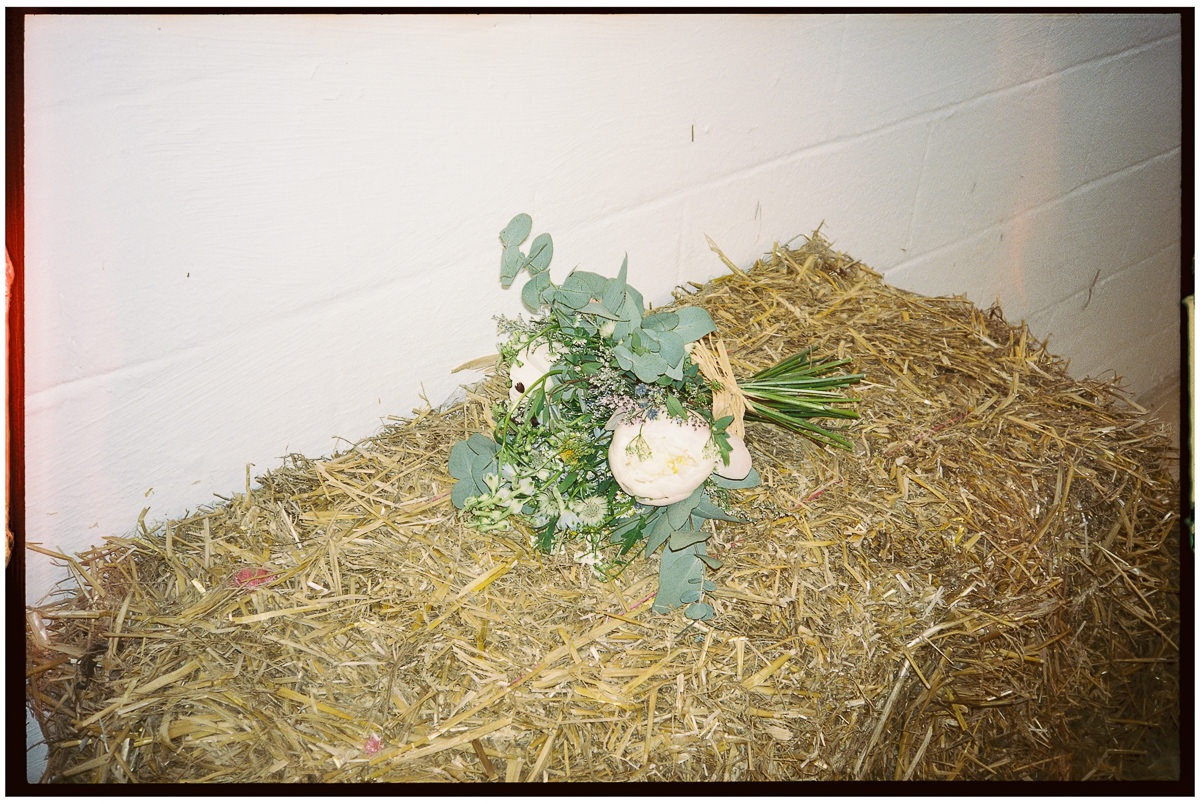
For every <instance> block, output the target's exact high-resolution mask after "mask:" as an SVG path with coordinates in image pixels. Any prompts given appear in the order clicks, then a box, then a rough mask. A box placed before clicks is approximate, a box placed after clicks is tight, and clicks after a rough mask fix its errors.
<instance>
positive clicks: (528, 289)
mask: <svg viewBox="0 0 1200 804" xmlns="http://www.w3.org/2000/svg"><path fill="white" fill-rule="evenodd" d="M551 285H552V283H551V281H550V274H548V273H546V272H545V271H543V272H542V273H540V274H534V275H533V276H531V277H530V278H529V281H528V282H526V283H525V286H524V287H523V288H521V301H522V302H524V303H525V306H526V307H528V308H529V309H530V310H537V309H538V308H540V307H541V306H542V294H543V293H544V292H545V291H547V290H549V289H550V287H551Z"/></svg>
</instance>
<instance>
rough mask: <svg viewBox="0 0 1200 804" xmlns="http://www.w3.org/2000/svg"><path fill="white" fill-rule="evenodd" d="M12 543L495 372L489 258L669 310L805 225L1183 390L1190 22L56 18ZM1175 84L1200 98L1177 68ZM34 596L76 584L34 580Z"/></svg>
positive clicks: (1145, 380)
mask: <svg viewBox="0 0 1200 804" xmlns="http://www.w3.org/2000/svg"><path fill="white" fill-rule="evenodd" d="M26 48H27V50H26V64H25V69H26V82H27V83H26V98H27V109H26V148H27V151H26V194H25V202H26V210H25V216H26V222H27V231H26V240H25V244H26V253H25V277H26V310H27V320H26V327H27V330H26V345H27V353H26V358H25V359H26V367H27V369H26V371H27V374H26V388H27V399H26V414H27V431H26V432H27V437H28V444H27V453H26V456H25V460H26V472H27V476H26V477H27V498H26V500H25V505H26V523H27V537H28V539H29V540H30V541H34V542H41V543H43V544H44V545H46V546H47V547H51V548H55V549H60V550H63V551H66V552H75V551H77V550H80V549H83V548H85V547H86V546H88V545H90V544H95V543H99V542H100V541H101V540H102V539H103V538H104V537H105V536H108V535H119V534H123V533H127V532H128V531H130V530H131V529H132V528H133V527H134V525H135V523H136V522H137V519H138V516H139V513H140V512H141V511H142V509H143V508H145V507H147V506H148V507H149V509H150V510H149V511H148V512H147V514H146V518H147V520H148V521H150V522H153V521H155V520H159V519H163V518H166V517H169V516H178V515H180V514H182V513H183V512H184V511H185V510H186V509H194V508H195V507H196V506H198V505H201V504H204V503H207V502H210V501H211V500H212V495H213V494H214V493H220V494H225V495H228V494H231V493H233V492H235V491H237V490H238V489H240V488H243V487H244V485H245V478H246V465H247V464H253V468H252V470H251V471H252V472H253V473H260V472H263V471H266V470H269V469H272V468H274V467H276V466H278V465H279V464H280V461H281V458H282V457H283V456H284V455H286V454H287V453H289V452H300V453H303V454H306V455H309V456H310V457H315V456H320V455H324V454H328V453H330V452H333V451H336V450H338V449H340V448H343V447H344V446H346V444H347V440H349V441H354V440H357V439H360V438H363V437H365V436H367V435H370V434H371V433H372V432H374V431H375V430H376V429H377V428H378V426H379V425H380V423H381V421H382V420H383V419H384V417H386V416H388V415H408V414H409V412H410V411H411V410H412V409H413V408H414V407H417V406H419V405H421V404H422V394H423V395H424V397H425V398H426V399H428V400H429V401H431V402H432V403H434V404H437V403H439V402H441V401H442V400H443V399H445V398H446V397H447V396H448V395H450V394H451V393H452V392H453V390H454V388H455V387H456V386H457V385H458V384H459V383H461V382H463V381H464V380H466V381H469V380H470V379H472V377H470V376H465V377H464V376H463V375H455V376H452V375H450V373H449V370H450V369H451V368H452V367H454V366H456V365H458V364H459V363H461V362H463V361H466V360H469V359H471V358H474V357H477V356H480V355H483V354H487V353H489V352H491V351H494V335H495V330H494V322H493V320H492V316H493V315H495V314H496V313H507V314H515V313H517V312H519V311H520V302H519V299H518V294H517V292H516V291H515V290H514V291H509V292H505V291H502V290H501V288H500V286H499V283H498V281H497V278H496V277H497V271H498V265H499V245H498V241H497V239H496V234H497V232H498V231H499V229H500V228H501V227H502V226H503V225H504V224H505V223H506V222H507V221H508V219H509V217H510V216H511V215H513V214H515V213H517V212H521V211H526V212H529V213H531V214H532V215H533V216H534V224H535V232H539V231H549V232H550V233H551V234H552V235H553V236H554V238H555V244H556V253H555V266H556V269H557V270H556V274H557V275H558V276H559V277H561V276H562V275H563V274H564V273H565V272H566V271H567V270H569V269H571V268H572V267H575V266H577V265H578V266H583V267H586V268H588V269H591V270H595V271H599V272H601V273H610V274H611V273H614V272H615V271H616V270H617V268H618V267H619V266H620V262H621V259H622V256H623V255H624V254H625V253H628V255H629V264H630V272H631V273H630V278H631V281H633V282H634V283H635V284H636V285H637V286H638V287H639V288H640V289H642V290H643V291H644V292H645V293H646V295H647V298H648V300H650V301H653V302H659V303H661V302H663V301H666V300H668V299H669V297H670V290H671V288H672V287H674V286H675V285H677V284H680V283H683V282H686V281H688V280H695V281H703V280H705V279H708V278H710V277H712V276H715V275H717V274H720V273H723V272H724V270H725V268H724V266H723V265H722V264H721V263H720V262H719V260H718V259H717V258H716V257H715V256H714V255H713V254H712V253H711V252H710V251H709V250H708V246H707V244H706V241H705V235H706V234H707V235H710V236H711V237H712V238H713V239H714V240H715V241H716V242H717V243H719V244H720V246H721V248H722V249H723V250H724V251H725V253H726V254H727V255H729V257H730V258H732V259H733V260H734V261H736V262H737V263H738V264H740V265H743V266H745V265H749V264H750V263H752V262H753V261H754V260H755V259H756V258H757V257H758V256H759V255H760V254H762V253H763V252H765V251H768V250H769V249H770V248H771V246H772V243H773V242H775V241H787V240H788V239H789V238H793V237H795V236H797V235H800V234H805V233H810V232H811V231H812V230H813V229H815V228H816V227H817V226H818V225H822V224H823V225H822V232H823V233H824V234H825V235H826V236H828V237H830V238H831V239H832V240H833V241H834V242H835V244H836V245H837V246H838V247H839V248H841V249H842V250H844V251H847V252H849V253H851V254H853V255H855V256H856V257H858V258H860V259H862V260H863V261H864V262H866V263H868V264H870V265H872V266H873V267H875V268H876V269H877V270H881V271H883V272H884V273H885V275H886V278H887V279H888V281H891V282H893V283H895V284H898V285H900V286H902V287H908V288H912V289H915V290H918V291H921V292H924V293H928V294H952V293H961V294H965V295H967V296H969V297H970V298H971V299H972V300H974V301H975V302H977V303H979V304H980V305H984V306H986V305H989V304H991V303H992V302H994V301H999V302H1000V303H1001V304H1002V305H1003V308H1004V311H1005V313H1006V315H1007V316H1008V317H1010V318H1012V319H1021V318H1025V319H1028V320H1029V322H1030V323H1031V325H1032V326H1033V328H1034V331H1035V333H1036V334H1038V335H1039V336H1043V337H1044V336H1050V343H1051V347H1052V349H1053V350H1054V351H1057V352H1059V353H1061V354H1064V355H1067V356H1069V357H1070V358H1071V360H1072V363H1071V365H1072V369H1073V370H1074V371H1076V372H1077V373H1079V374H1092V375H1099V374H1102V373H1105V372H1110V371H1111V372H1115V373H1116V374H1119V375H1121V376H1122V377H1124V382H1125V384H1126V385H1127V386H1128V387H1130V388H1131V389H1132V390H1134V391H1135V392H1141V391H1145V390H1149V389H1150V388H1152V387H1154V386H1155V385H1157V384H1159V383H1161V382H1163V381H1165V380H1169V379H1170V378H1171V377H1172V376H1174V375H1175V374H1177V372H1178V369H1179V359H1178V354H1179V343H1178V335H1177V333H1178V326H1177V322H1178V314H1179V313H1178V310H1179V308H1178V298H1177V296H1178V292H1177V291H1178V284H1179V270H1180V263H1181V254H1180V226H1181V220H1180V178H1181V176H1180V171H1181V168H1180V165H1181V135H1180V121H1181V89H1180V76H1181V44H1180V21H1179V17H1178V16H1176V15H1132V16H1129V15H1099V16H1091V15H1074V14H1073V15H1032V14H1031V15H1019V14H1014V15H988V14H984V15H965V16H956V15H931V16H923V15H915V16H914V15H848V16H842V15H816V16H807V15H798V16H785V15H758V16H709V15H696V16H636V15H629V16H627V15H617V16H563V15H550V16H536V15H535V16H516V15H514V16H491V15H481V16H465V15H464V16H338V15H317V14H312V15H263V16H217V15H213V16H170V15H163V16H137V15H121V16H53V15H46V16H37V17H32V18H30V19H29V20H28V30H27V38H26ZM1189 69H1190V66H1189ZM28 560H29V571H28V574H27V575H28V581H29V586H28V591H27V598H28V600H29V601H30V602H36V601H38V600H40V599H41V598H42V597H43V596H44V595H45V594H46V593H47V592H48V591H50V590H51V588H52V586H53V585H54V584H55V583H57V582H59V581H60V580H61V579H62V578H63V577H64V576H63V575H62V571H61V570H59V569H57V568H55V567H53V566H51V564H50V562H49V560H48V559H45V558H44V557H43V556H40V555H36V554H28Z"/></svg>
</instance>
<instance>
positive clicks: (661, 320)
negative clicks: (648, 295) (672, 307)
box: [642, 311, 679, 332]
mask: <svg viewBox="0 0 1200 804" xmlns="http://www.w3.org/2000/svg"><path fill="white" fill-rule="evenodd" d="M677 326H679V316H677V315H676V314H675V313H672V312H669V311H668V312H664V313H651V314H650V315H648V316H646V317H645V318H644V319H642V327H643V328H644V329H653V330H657V331H658V332H668V331H670V330H673V329H675V327H677Z"/></svg>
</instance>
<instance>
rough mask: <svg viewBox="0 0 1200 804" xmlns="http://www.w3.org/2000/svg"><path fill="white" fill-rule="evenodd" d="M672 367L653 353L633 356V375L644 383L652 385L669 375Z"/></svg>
mask: <svg viewBox="0 0 1200 804" xmlns="http://www.w3.org/2000/svg"><path fill="white" fill-rule="evenodd" d="M670 368H671V366H670V365H669V364H668V363H667V361H665V360H663V359H662V358H661V357H659V356H658V355H656V354H654V353H653V352H648V353H646V354H641V355H639V354H634V355H633V373H634V374H636V375H637V378H638V379H639V380H641V381H642V382H644V383H651V382H654V381H655V380H657V379H658V378H659V377H661V376H662V375H663V374H666V373H667V370H668V369H670Z"/></svg>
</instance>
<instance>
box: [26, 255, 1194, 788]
mask: <svg viewBox="0 0 1200 804" xmlns="http://www.w3.org/2000/svg"><path fill="white" fill-rule="evenodd" d="M695 290H696V291H697V292H695V293H694V294H690V295H688V296H687V303H689V304H701V305H703V306H704V307H705V308H706V309H708V310H709V312H710V313H711V314H712V315H713V318H714V319H715V321H716V323H717V324H718V327H719V329H720V332H721V333H722V336H723V337H724V339H725V340H726V342H727V343H728V347H729V348H728V354H729V356H730V357H729V359H730V362H731V364H732V369H733V370H734V371H735V372H737V373H738V374H739V375H741V376H748V374H749V373H750V372H753V371H754V370H756V369H759V368H762V367H763V366H766V365H768V364H770V363H771V362H773V361H775V360H777V359H779V358H781V357H783V356H785V355H786V354H788V353H791V352H793V351H796V350H798V349H799V348H801V347H803V346H806V345H809V344H814V345H815V346H816V347H817V349H818V351H819V352H822V353H826V354H829V353H835V354H838V355H849V354H853V355H854V356H855V357H856V361H855V369H856V370H859V371H865V372H866V374H867V377H868V380H867V381H866V382H864V383H862V384H861V385H860V386H859V394H860V396H861V398H862V404H861V411H862V414H863V418H862V419H861V421H859V422H858V423H856V425H855V426H854V428H853V429H852V430H851V431H850V432H851V433H852V434H853V438H854V439H855V441H856V443H857V449H856V451H855V452H854V453H853V454H848V453H844V452H842V451H836V450H831V449H822V448H819V447H816V446H814V445H812V444H811V443H810V442H807V441H805V440H804V439H802V438H800V437H797V436H793V435H791V434H789V433H786V432H783V431H780V430H776V429H771V428H769V427H766V426H764V425H760V424H754V423H751V424H750V425H748V426H747V441H748V443H749V445H750V449H751V451H752V453H753V455H754V459H755V463H756V465H757V466H758V467H759V470H760V472H761V474H762V477H763V484H762V486H761V487H760V488H758V489H754V490H750V491H748V492H746V493H744V494H743V496H742V508H743V512H744V513H746V514H748V515H750V516H751V517H752V518H753V520H754V521H753V522H752V523H750V524H747V525H740V526H732V525H727V524H724V523H721V524H719V525H716V526H715V531H714V536H713V538H712V540H711V542H710V544H711V545H712V547H711V549H710V552H712V553H715V554H718V555H720V557H721V558H722V559H724V561H725V565H724V567H723V568H722V569H721V570H720V571H719V572H717V573H715V575H713V576H712V577H713V578H714V580H715V581H716V583H717V591H716V593H715V601H714V603H715V606H716V610H717V615H716V617H715V618H714V619H713V620H711V621H710V623H709V624H689V623H688V622H687V621H686V620H685V619H684V618H683V617H682V615H681V614H680V613H677V612H676V613H671V614H667V615H655V614H653V613H652V612H651V611H650V607H649V604H650V600H651V598H652V596H653V594H654V584H655V580H656V565H655V563H654V562H653V561H638V562H635V563H634V564H633V565H631V566H630V567H629V569H628V570H627V571H626V572H625V574H624V575H623V576H622V577H621V578H620V579H619V580H617V581H616V582H610V583H602V582H600V581H598V580H597V579H596V578H594V577H592V576H590V575H589V574H588V572H587V571H586V570H584V569H583V568H581V567H580V566H579V565H578V564H575V563H573V561H572V557H571V556H570V555H556V556H544V555H539V554H537V553H533V552H531V551H530V549H529V548H528V541H527V534H524V533H520V532H517V531H511V532H508V533H499V534H489V535H481V534H479V533H476V532H474V531H471V530H469V529H466V528H464V527H463V525H462V524H461V523H460V522H459V520H458V518H457V516H456V511H455V509H454V508H453V506H452V505H451V504H450V502H449V498H448V497H449V495H448V492H449V489H450V486H451V483H452V480H451V479H450V478H449V477H448V475H447V473H446V467H445V459H446V455H447V453H448V451H449V448H450V446H451V444H453V443H454V442H455V441H456V440H458V439H460V438H462V437H464V436H465V435H467V434H469V433H471V432H474V431H478V430H483V429H485V427H486V423H487V416H488V413H487V411H488V405H489V403H490V401H491V400H494V399H497V398H499V397H501V396H502V395H503V393H504V391H503V379H502V378H499V377H492V378H491V379H490V380H489V381H488V382H486V383H484V384H483V385H482V386H481V387H479V388H476V389H474V390H472V391H470V392H469V394H468V398H467V400H466V401H465V402H463V403H462V404H459V405H457V406H455V407H452V408H449V409H447V410H430V409H423V410H420V411H416V412H414V416H413V417H412V418H411V419H404V420H395V421H394V422H393V423H392V424H390V425H388V426H387V427H385V428H384V429H383V430H382V431H381V432H380V433H378V434H377V435H376V436H374V437H372V438H369V439H367V440H365V441H363V442H362V443H359V444H355V445H354V446H353V447H351V448H349V449H347V450H346V451H345V452H343V453H341V454H338V455H334V456H332V457H330V458H326V459H322V460H311V459H309V458H306V457H303V456H300V455H290V456H288V457H287V459H286V460H285V461H284V463H283V465H282V466H281V467H280V468H278V469H276V470H275V471H272V472H270V473H268V474H266V475H264V476H263V477H260V478H258V485H257V486H253V487H252V486H251V484H250V483H249V479H248V481H247V491H246V493H244V494H239V495H236V496H235V497H233V498H232V499H228V500H221V501H219V502H217V503H214V504H212V505H208V506H203V507H201V508H199V509H198V510H197V511H196V512H195V513H193V514H191V515H190V516H187V517H185V518H183V519H180V520H177V521H172V522H166V523H162V524H159V525H154V526H150V525H147V524H146V523H145V522H139V523H138V527H137V530H136V531H135V532H133V533H131V534H130V535H128V536H125V537H122V538H118V539H113V540H111V541H110V542H109V543H107V544H106V545H105V546H103V547H101V548H98V549H94V550H91V551H89V552H86V553H83V554H82V555H79V556H75V557H68V556H61V560H62V561H63V562H64V563H65V564H67V565H68V566H69V568H70V571H71V572H72V574H73V576H74V577H76V578H77V579H78V581H79V583H80V590H81V591H79V592H78V594H70V595H67V596H65V597H63V598H61V599H59V600H56V601H51V602H49V603H47V604H45V605H42V606H38V607H33V608H30V609H29V612H28V614H29V617H28V619H29V629H28V640H27V672H26V678H27V690H28V698H29V701H30V702H31V703H32V705H33V707H34V708H35V710H36V711H37V713H38V716H39V718H40V719H41V721H42V723H43V726H44V728H45V731H46V733H47V735H48V740H49V743H50V765H49V769H48V772H47V779H48V780H50V781H55V782H106V781H118V782H120V781H140V782H145V781H216V782H242V781H269V780H274V781H287V782H304V781H320V782H338V781H433V780H443V781H485V780H496V781H534V780H585V779H586V780H621V781H627V780H700V779H712V780H763V779H1125V778H1177V777H1178V775H1179V770H1180V766H1179V757H1178V744H1177V743H1176V742H1175V738H1176V735H1177V733H1178V729H1179V720H1178V717H1179V716H1178V701H1179V675H1178V667H1179V665H1178V662H1179V644H1180V636H1179V549H1180V548H1179V510H1178V509H1179V491H1178V488H1177V486H1176V485H1175V483H1174V481H1173V480H1172V479H1171V476H1170V474H1169V471H1168V463H1169V461H1170V460H1171V456H1170V455H1169V454H1168V448H1167V441H1166V439H1165V437H1164V435H1163V433H1162V431H1161V429H1160V427H1159V425H1158V424H1156V423H1155V422H1154V421H1153V420H1151V419H1148V418H1147V417H1146V416H1145V415H1144V414H1145V412H1144V411H1142V410H1139V409H1137V408H1136V407H1135V406H1131V405H1130V404H1128V403H1127V402H1126V401H1124V399H1123V397H1122V395H1121V393H1120V392H1119V391H1118V389H1116V388H1115V387H1113V386H1112V385H1109V384H1105V383H1101V382H1096V381H1092V380H1074V379H1071V378H1070V377H1069V376H1067V374H1066V373H1065V372H1064V366H1063V364H1062V363H1061V362H1060V361H1058V360H1057V359H1056V358H1054V357H1053V356H1052V355H1050V354H1049V353H1048V352H1047V351H1046V348H1045V345H1044V344H1041V343H1039V342H1037V341H1036V340H1035V339H1034V338H1033V337H1032V336H1031V334H1030V333H1029V332H1028V331H1027V330H1026V329H1025V328H1024V327H1013V326H1010V325H1009V324H1008V323H1006V322H1005V320H1004V319H1003V317H1002V315H1001V314H1000V311H999V310H997V309H992V310H988V311H981V310H978V309H976V308H975V307H973V306H972V305H971V304H969V303H968V302H966V301H965V300H963V299H959V298H922V297H919V296H917V295H914V294H912V293H906V292H903V291H900V290H897V289H895V288H891V287H889V286H887V285H886V284H884V283H883V282H881V281H880V280H879V277H878V276H877V275H876V274H874V273H872V272H871V271H869V270H868V269H866V268H865V267H863V266H862V265H860V264H858V263H857V262H855V261H853V260H851V259H849V258H847V257H846V256H845V255H843V254H840V253H837V252H834V251H833V250H832V249H831V248H830V247H829V245H828V243H826V242H825V241H823V240H822V239H820V238H819V237H816V236H814V237H813V238H811V239H809V241H808V242H807V243H806V244H805V245H804V246H803V247H802V248H799V249H798V250H794V251H793V250H787V249H782V248H777V249H775V250H774V252H773V253H772V254H771V255H769V256H768V257H767V258H765V259H764V260H762V261H760V262H759V263H758V264H757V265H755V266H754V268H753V269H752V270H751V271H750V272H749V273H745V272H741V271H738V272H736V273H735V274H734V275H731V276H726V277H723V278H721V279H718V280H715V281H713V282H711V283H708V284H707V285H704V286H696V287H695Z"/></svg>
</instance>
